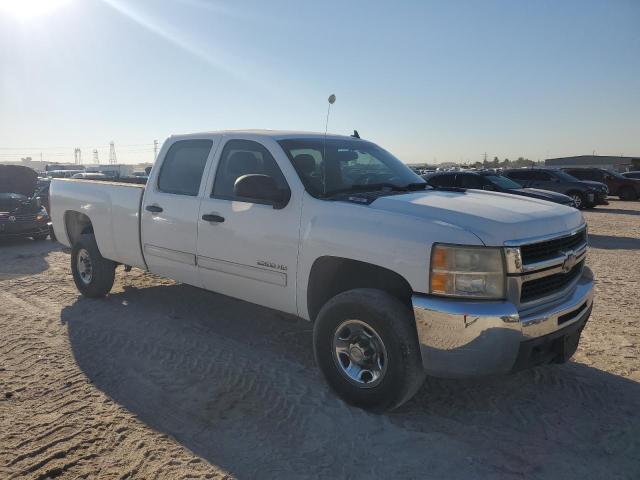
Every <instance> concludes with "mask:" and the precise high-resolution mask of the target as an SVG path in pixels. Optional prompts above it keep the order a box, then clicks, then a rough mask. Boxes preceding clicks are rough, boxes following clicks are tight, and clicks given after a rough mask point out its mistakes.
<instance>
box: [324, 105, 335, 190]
mask: <svg viewBox="0 0 640 480" xmlns="http://www.w3.org/2000/svg"><path fill="white" fill-rule="evenodd" d="M327 101H328V102H329V107H328V108H327V121H326V122H325V124H324V138H323V139H322V194H323V195H326V194H327V130H328V128H329V114H330V113H331V105H333V104H334V103H336V96H335V95H334V94H333V93H332V94H331V95H329V98H328V99H327Z"/></svg>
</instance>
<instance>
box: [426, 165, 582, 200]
mask: <svg viewBox="0 0 640 480" xmlns="http://www.w3.org/2000/svg"><path fill="white" fill-rule="evenodd" d="M422 178H424V179H425V180H426V182H427V183H428V184H429V185H431V186H432V187H456V188H475V189H477V190H489V191H493V192H502V193H510V194H511V195H520V196H522V197H530V198H537V199H538V200H546V201H548V202H554V203H559V204H561V205H567V206H568V207H575V204H574V202H573V199H572V198H571V197H568V196H566V195H562V194H561V193H557V192H551V191H548V190H538V189H537V188H522V186H521V185H520V184H519V183H516V182H514V181H513V180H511V179H509V178H507V177H504V176H502V175H498V174H497V173H494V172H490V171H480V172H435V173H428V174H426V175H423V176H422Z"/></svg>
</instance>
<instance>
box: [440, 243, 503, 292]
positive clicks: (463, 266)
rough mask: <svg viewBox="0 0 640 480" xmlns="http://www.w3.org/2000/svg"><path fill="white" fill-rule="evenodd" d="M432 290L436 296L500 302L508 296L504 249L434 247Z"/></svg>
mask: <svg viewBox="0 0 640 480" xmlns="http://www.w3.org/2000/svg"><path fill="white" fill-rule="evenodd" d="M429 291H430V293H433V294H436V295H449V296H455V297H473V298H483V299H500V298H504V296H505V272H504V260H503V254H502V249H500V248H490V247H463V246H453V245H434V247H433V249H432V251H431V271H430V272H429Z"/></svg>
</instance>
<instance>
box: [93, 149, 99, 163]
mask: <svg viewBox="0 0 640 480" xmlns="http://www.w3.org/2000/svg"><path fill="white" fill-rule="evenodd" d="M93 162H94V163H96V164H98V165H100V158H98V150H97V149H94V150H93Z"/></svg>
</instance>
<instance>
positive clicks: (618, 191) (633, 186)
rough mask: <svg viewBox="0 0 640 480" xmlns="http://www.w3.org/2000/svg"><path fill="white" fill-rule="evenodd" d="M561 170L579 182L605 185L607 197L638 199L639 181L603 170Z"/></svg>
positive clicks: (639, 192)
mask: <svg viewBox="0 0 640 480" xmlns="http://www.w3.org/2000/svg"><path fill="white" fill-rule="evenodd" d="M562 170H564V171H565V172H567V173H568V174H569V175H571V176H572V177H576V178H579V179H580V180H593V181H596V182H602V183H604V184H606V185H607V187H608V188H609V195H615V196H616V197H620V200H637V199H638V198H640V181H638V180H634V179H633V178H627V177H623V176H622V175H620V174H619V173H617V172H611V171H609V170H605V169H603V168H563V169H562Z"/></svg>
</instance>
